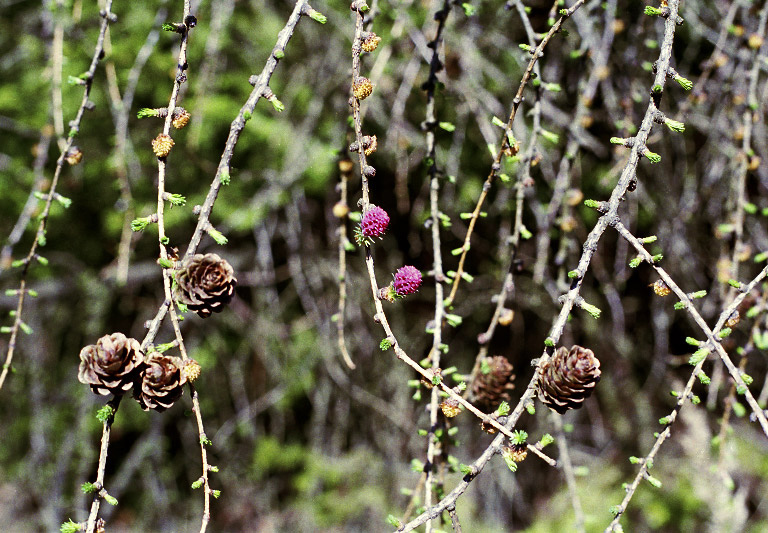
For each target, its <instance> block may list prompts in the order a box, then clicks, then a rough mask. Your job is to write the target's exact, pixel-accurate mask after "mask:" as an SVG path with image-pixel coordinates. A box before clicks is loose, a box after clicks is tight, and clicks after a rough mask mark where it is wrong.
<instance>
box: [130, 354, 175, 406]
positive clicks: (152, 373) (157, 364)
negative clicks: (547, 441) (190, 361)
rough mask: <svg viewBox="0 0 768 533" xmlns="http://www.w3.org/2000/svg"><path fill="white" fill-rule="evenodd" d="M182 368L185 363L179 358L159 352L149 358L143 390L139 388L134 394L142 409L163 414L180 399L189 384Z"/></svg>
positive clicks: (142, 378) (143, 380)
mask: <svg viewBox="0 0 768 533" xmlns="http://www.w3.org/2000/svg"><path fill="white" fill-rule="evenodd" d="M182 367H183V362H182V360H181V359H179V358H178V357H173V356H167V355H161V354H160V353H157V352H155V353H154V354H152V355H151V356H150V357H149V359H148V360H147V364H146V367H145V368H144V370H143V372H142V373H141V388H140V390H139V387H137V388H136V389H135V390H134V394H133V396H134V398H136V400H138V402H139V405H141V408H142V409H144V410H145V411H149V410H150V409H154V410H155V411H158V412H162V411H165V410H166V409H168V408H169V407H170V406H172V405H173V402H175V401H176V400H178V399H179V397H180V396H181V394H182V393H183V392H184V388H183V387H184V384H185V383H186V382H187V378H186V375H185V374H184V373H183V372H182V371H181V369H182Z"/></svg>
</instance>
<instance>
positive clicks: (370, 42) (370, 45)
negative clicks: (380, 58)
mask: <svg viewBox="0 0 768 533" xmlns="http://www.w3.org/2000/svg"><path fill="white" fill-rule="evenodd" d="M380 42H381V37H379V36H378V35H376V34H375V33H373V32H372V31H370V32H366V33H364V34H363V42H362V43H360V46H361V48H362V49H363V50H365V51H366V52H373V51H374V50H376V47H377V46H379V43H380Z"/></svg>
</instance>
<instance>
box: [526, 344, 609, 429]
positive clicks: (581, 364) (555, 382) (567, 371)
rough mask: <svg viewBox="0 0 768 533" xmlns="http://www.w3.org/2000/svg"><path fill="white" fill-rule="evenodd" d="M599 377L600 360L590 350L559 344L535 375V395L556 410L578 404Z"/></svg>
mask: <svg viewBox="0 0 768 533" xmlns="http://www.w3.org/2000/svg"><path fill="white" fill-rule="evenodd" d="M598 381H600V361H598V360H597V358H596V357H595V354H594V353H592V350H589V349H587V348H583V347H581V346H578V345H576V346H574V347H573V348H571V350H570V351H568V350H567V349H566V348H565V347H564V346H561V347H560V348H558V349H557V351H556V352H555V355H553V356H552V358H551V359H550V360H549V361H547V362H546V363H545V364H544V368H542V372H541V377H540V378H539V399H540V400H541V401H542V402H544V403H545V404H546V405H547V406H549V408H550V409H553V410H555V411H557V412H558V413H560V414H563V413H565V412H566V411H567V410H568V409H578V408H579V407H581V406H582V404H583V402H584V400H585V399H587V398H588V397H589V396H590V394H592V391H593V390H594V388H595V385H597V382H598Z"/></svg>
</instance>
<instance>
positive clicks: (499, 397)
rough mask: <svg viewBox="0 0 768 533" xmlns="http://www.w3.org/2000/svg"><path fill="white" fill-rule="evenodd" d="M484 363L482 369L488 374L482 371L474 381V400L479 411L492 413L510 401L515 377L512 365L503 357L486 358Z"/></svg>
mask: <svg viewBox="0 0 768 533" xmlns="http://www.w3.org/2000/svg"><path fill="white" fill-rule="evenodd" d="M484 363H485V364H483V365H482V368H483V370H488V372H482V371H481V372H480V373H478V374H477V376H476V377H475V379H474V380H473V381H472V399H473V402H474V403H475V405H477V407H478V408H479V409H481V410H482V411H486V412H490V411H493V410H494V409H496V408H497V407H498V406H499V405H500V404H501V402H509V401H510V399H511V396H510V393H511V392H512V390H513V389H514V388H515V384H514V379H515V375H514V374H513V373H512V370H513V367H512V363H510V362H509V361H508V360H507V358H506V357H504V356H503V355H496V356H494V357H486V358H485V361H484Z"/></svg>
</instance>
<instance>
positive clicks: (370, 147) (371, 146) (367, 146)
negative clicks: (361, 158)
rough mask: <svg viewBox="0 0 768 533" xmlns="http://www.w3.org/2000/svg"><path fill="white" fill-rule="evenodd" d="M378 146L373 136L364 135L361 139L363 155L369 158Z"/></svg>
mask: <svg viewBox="0 0 768 533" xmlns="http://www.w3.org/2000/svg"><path fill="white" fill-rule="evenodd" d="M378 146H379V141H378V139H377V138H376V136H375V135H370V136H369V135H366V136H365V137H363V153H364V154H365V155H366V156H369V155H371V154H372V153H373V152H375V151H376V148H378Z"/></svg>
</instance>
